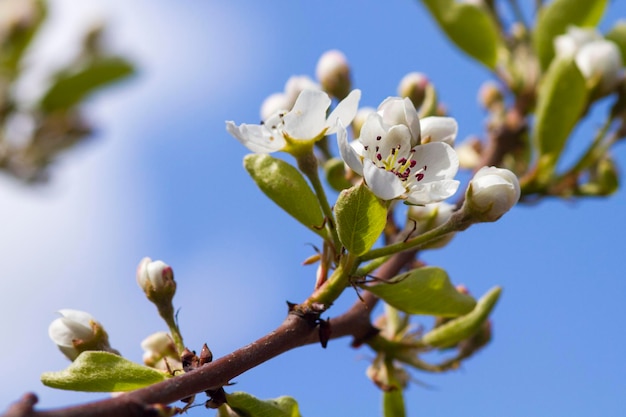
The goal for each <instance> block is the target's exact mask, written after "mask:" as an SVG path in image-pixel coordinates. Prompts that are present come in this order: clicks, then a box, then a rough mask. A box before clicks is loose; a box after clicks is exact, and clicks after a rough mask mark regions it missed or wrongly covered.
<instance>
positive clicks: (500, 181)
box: [465, 167, 521, 222]
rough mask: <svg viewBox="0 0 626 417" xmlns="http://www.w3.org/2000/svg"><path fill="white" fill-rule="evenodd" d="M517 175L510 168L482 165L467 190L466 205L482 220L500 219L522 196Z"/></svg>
mask: <svg viewBox="0 0 626 417" xmlns="http://www.w3.org/2000/svg"><path fill="white" fill-rule="evenodd" d="M520 195H521V190H520V185H519V181H518V179H517V177H516V176H515V174H513V173H512V172H511V171H509V170H508V169H502V168H496V167H482V168H481V169H479V170H478V172H476V174H475V175H474V178H472V180H471V181H470V184H469V187H468V188H467V192H466V196H465V197H466V203H465V205H466V207H467V208H468V209H469V210H470V211H471V214H472V215H473V216H474V217H475V218H477V219H478V220H480V221H484V222H492V221H496V220H498V219H499V218H500V217H502V215H503V214H504V213H506V212H507V211H509V210H510V209H511V207H513V206H514V205H515V204H516V203H517V202H518V201H519V198H520Z"/></svg>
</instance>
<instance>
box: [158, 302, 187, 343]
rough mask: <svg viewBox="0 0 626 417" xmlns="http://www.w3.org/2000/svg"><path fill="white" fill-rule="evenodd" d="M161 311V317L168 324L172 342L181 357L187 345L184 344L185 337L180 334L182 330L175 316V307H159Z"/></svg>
mask: <svg viewBox="0 0 626 417" xmlns="http://www.w3.org/2000/svg"><path fill="white" fill-rule="evenodd" d="M157 307H158V310H159V315H160V316H161V318H162V319H163V320H164V321H165V323H166V324H167V327H168V328H169V329H170V334H171V335H172V340H173V341H174V344H175V345H176V350H178V354H179V355H181V354H182V353H183V351H184V350H185V344H184V343H183V336H182V335H181V333H180V329H179V328H178V323H176V318H175V316H174V307H173V306H172V305H171V304H169V305H168V306H157Z"/></svg>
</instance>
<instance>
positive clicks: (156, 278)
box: [137, 257, 176, 305]
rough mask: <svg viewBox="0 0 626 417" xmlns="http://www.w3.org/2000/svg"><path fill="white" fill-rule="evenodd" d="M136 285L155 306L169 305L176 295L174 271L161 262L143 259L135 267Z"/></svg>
mask: <svg viewBox="0 0 626 417" xmlns="http://www.w3.org/2000/svg"><path fill="white" fill-rule="evenodd" d="M137 283H138V284H139V286H140V287H141V289H143V292H144V293H146V296H147V297H148V299H149V300H150V301H152V302H153V303H155V304H157V305H158V304H161V303H171V301H172V298H173V297H174V293H176V282H175V281H174V271H172V268H171V267H170V266H169V265H167V264H166V263H165V262H163V261H153V260H152V259H150V258H147V257H146V258H143V259H142V260H141V262H140V263H139V266H138V267H137Z"/></svg>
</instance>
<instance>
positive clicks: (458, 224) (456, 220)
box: [359, 210, 471, 269]
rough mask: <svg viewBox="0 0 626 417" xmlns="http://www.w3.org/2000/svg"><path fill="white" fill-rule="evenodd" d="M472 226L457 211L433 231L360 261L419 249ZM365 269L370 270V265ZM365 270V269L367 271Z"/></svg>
mask: <svg viewBox="0 0 626 417" xmlns="http://www.w3.org/2000/svg"><path fill="white" fill-rule="evenodd" d="M470 224H471V219H470V218H468V216H467V215H466V214H465V213H464V212H463V210H459V211H457V212H456V213H455V214H454V215H452V217H450V219H449V220H448V221H447V222H446V223H444V224H442V225H441V226H438V227H436V228H434V229H432V230H429V231H427V232H424V233H422V234H421V235H419V236H416V237H414V238H413V239H409V240H407V241H404V242H398V243H394V244H392V245H388V246H385V247H382V248H378V249H372V250H370V251H369V252H367V253H366V254H364V255H361V256H360V257H359V261H361V262H364V261H370V260H372V259H377V258H381V257H386V256H389V255H393V254H395V253H399V252H403V251H405V250H408V249H417V248H419V247H420V246H422V245H425V244H426V243H428V242H430V241H433V240H435V239H438V238H440V237H442V236H444V235H447V234H448V233H451V232H456V231H458V230H464V229H466V228H467V227H468V226H469V225H470ZM365 268H367V269H369V265H367V266H366V267H365ZM365 268H364V269H365Z"/></svg>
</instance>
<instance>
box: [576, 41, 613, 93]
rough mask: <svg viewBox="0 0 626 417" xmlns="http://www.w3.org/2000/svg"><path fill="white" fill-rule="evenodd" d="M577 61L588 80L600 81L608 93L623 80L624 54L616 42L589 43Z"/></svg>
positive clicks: (579, 54)
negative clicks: (596, 78) (594, 78)
mask: <svg viewBox="0 0 626 417" xmlns="http://www.w3.org/2000/svg"><path fill="white" fill-rule="evenodd" d="M575 60H576V65H578V68H579V69H580V72H581V73H582V74H583V75H584V76H585V78H586V79H590V78H593V77H598V78H599V79H600V82H601V85H602V91H604V92H608V91H609V90H611V89H612V88H613V87H615V86H616V85H617V84H618V83H619V82H620V81H621V80H622V77H623V65H622V53H621V52H620V50H619V48H618V47H617V44H615V43H614V42H611V41H606V40H599V41H592V42H589V43H587V44H585V45H583V47H581V48H580V50H579V51H578V53H577V54H576V58H575Z"/></svg>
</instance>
